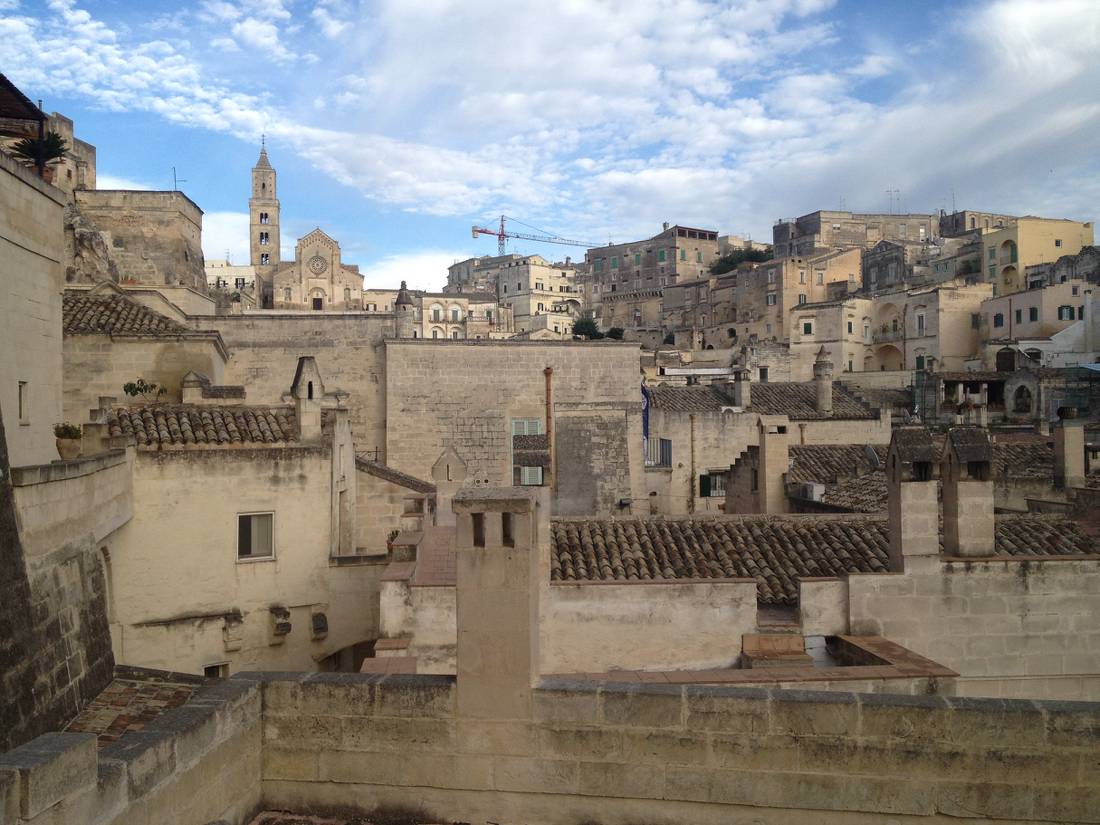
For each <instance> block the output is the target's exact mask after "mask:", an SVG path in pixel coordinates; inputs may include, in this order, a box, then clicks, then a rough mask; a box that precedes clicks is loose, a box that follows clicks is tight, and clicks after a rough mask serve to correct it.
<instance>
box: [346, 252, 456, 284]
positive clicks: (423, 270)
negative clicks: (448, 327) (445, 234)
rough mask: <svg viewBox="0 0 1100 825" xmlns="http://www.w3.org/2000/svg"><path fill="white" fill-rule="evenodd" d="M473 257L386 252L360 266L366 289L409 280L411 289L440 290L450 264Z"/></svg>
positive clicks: (443, 253)
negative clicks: (377, 258) (393, 253)
mask: <svg viewBox="0 0 1100 825" xmlns="http://www.w3.org/2000/svg"><path fill="white" fill-rule="evenodd" d="M469 257H471V256H470V254H469V252H468V251H461V252H447V251H441V250H425V251H422V252H415V253H412V254H404V255H386V256H385V257H384V258H381V259H379V260H377V261H374V262H373V263H370V264H367V265H366V266H360V267H359V271H360V272H362V273H363V287H364V288H365V289H392V288H394V287H396V286H397V285H399V284H400V283H401V282H402V281H406V282H407V283H408V285H409V289H424V290H427V291H429V292H438V291H439V290H441V289H442V288H443V285H444V284H446V283H447V267H449V266H450V265H451V264H453V263H455V262H456V261H462V260H465V259H466V258H469Z"/></svg>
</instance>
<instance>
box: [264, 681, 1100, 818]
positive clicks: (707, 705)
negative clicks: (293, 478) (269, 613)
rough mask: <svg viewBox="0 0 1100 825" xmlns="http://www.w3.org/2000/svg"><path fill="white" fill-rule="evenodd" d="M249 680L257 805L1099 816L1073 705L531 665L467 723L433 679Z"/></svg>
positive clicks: (1088, 743) (734, 814)
mask: <svg viewBox="0 0 1100 825" xmlns="http://www.w3.org/2000/svg"><path fill="white" fill-rule="evenodd" d="M260 678H262V679H263V691H264V724H263V762H262V788H263V800H264V804H265V805H267V806H269V807H279V808H285V809H289V810H299V811H304V810H317V809H323V808H326V807H330V806H331V807H336V806H339V807H343V808H345V809H346V808H349V807H350V808H358V809H362V810H371V809H373V808H374V807H375V806H377V805H396V804H404V805H414V806H417V807H420V808H422V809H423V810H424V811H426V812H427V813H428V814H429V816H434V817H435V819H436V820H438V821H448V820H459V821H467V822H483V821H491V822H529V823H539V824H540V825H575V823H577V822H584V821H589V822H600V823H630V822H659V823H674V822H677V823H678V822H693V823H701V824H702V825H711V824H712V823H713V825H718V823H722V824H723V825H725V824H726V823H730V822H738V823H742V822H743V823H765V825H779V823H783V825H790V823H795V825H803V823H804V824H805V825H810V824H811V823H812V825H841V823H843V824H844V825H850V824H851V823H855V825H883V823H890V822H892V823H898V825H901V824H902V823H917V822H920V823H945V825H946V823H957V822H959V821H960V820H967V819H969V820H973V821H980V822H982V823H985V825H1000V824H1001V823H1008V822H1013V821H1015V822H1019V821H1021V820H1024V821H1040V820H1041V821H1052V822H1097V821H1100V789H1098V788H1097V786H1096V783H1095V781H1094V777H1093V776H1092V773H1091V767H1090V766H1091V763H1092V761H1093V758H1092V750H1093V746H1092V743H1093V737H1094V731H1095V729H1096V726H1097V725H1098V724H1100V713H1098V711H1097V708H1096V706H1095V705H1091V704H1079V703H1055V702H1030V701H1028V702H1016V701H1005V700H974V699H961V698H947V697H942V696H894V695H859V696H857V695H855V694H851V693H831V694H830V693H810V692H802V691H786V690H762V689H744V688H741V689H738V688H723V687H707V686H673V685H665V686H658V685H645V686H641V685H632V684H622V683H610V684H609V683H605V684H599V683H586V682H570V681H564V680H544V682H543V683H542V685H541V686H540V687H539V688H538V689H536V690H534V692H533V696H532V705H531V707H532V711H531V713H530V714H529V715H528V716H521V717H519V718H515V717H513V718H505V715H504V714H501V716H500V717H499V718H488V719H475V718H469V717H463V716H461V715H459V714H458V713H457V710H456V702H455V694H456V691H455V684H454V681H453V679H450V678H448V677H439V676H434V677H433V676H385V677H382V676H367V675H359V674H347V675H343V674H314V675H311V676H294V675H288V674H270V675H266V676H262V677H260ZM991 753H996V754H997V758H995V759H991V758H990V754H991Z"/></svg>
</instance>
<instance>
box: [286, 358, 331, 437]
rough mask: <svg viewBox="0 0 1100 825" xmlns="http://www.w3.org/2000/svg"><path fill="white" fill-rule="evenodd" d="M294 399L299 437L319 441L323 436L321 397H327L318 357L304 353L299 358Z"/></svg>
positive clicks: (293, 388) (291, 393)
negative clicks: (318, 366)
mask: <svg viewBox="0 0 1100 825" xmlns="http://www.w3.org/2000/svg"><path fill="white" fill-rule="evenodd" d="M290 395H291V397H292V398H293V399H294V413H295V418H296V419H297V420H298V438H299V440H301V441H318V440H320V438H321V399H323V398H324V397H325V385H324V382H322V381H321V371H320V370H319V369H318V368H317V359H315V358H314V357H313V356H312V355H303V356H301V357H300V358H299V359H298V368H297V369H296V370H295V372H294V383H292V384H291V385H290Z"/></svg>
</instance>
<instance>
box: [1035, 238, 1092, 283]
mask: <svg viewBox="0 0 1100 825" xmlns="http://www.w3.org/2000/svg"><path fill="white" fill-rule="evenodd" d="M1024 277H1025V278H1026V279H1027V288H1028V289H1035V288H1036V287H1039V286H1052V285H1054V284H1064V283H1065V282H1066V281H1071V280H1080V281H1088V282H1089V283H1093V284H1100V246H1085V247H1082V249H1081V251H1080V252H1078V253H1077V254H1076V255H1063V256H1062V257H1060V258H1059V259H1058V260H1057V261H1054V262H1053V263H1041V264H1032V265H1031V266H1027V267H1025V268H1024Z"/></svg>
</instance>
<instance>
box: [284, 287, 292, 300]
mask: <svg viewBox="0 0 1100 825" xmlns="http://www.w3.org/2000/svg"><path fill="white" fill-rule="evenodd" d="M283 300H284V301H286V302H287V303H288V304H289V303H290V302H291V301H293V300H294V293H293V292H291V290H290V287H287V288H286V289H284V290H283Z"/></svg>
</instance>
